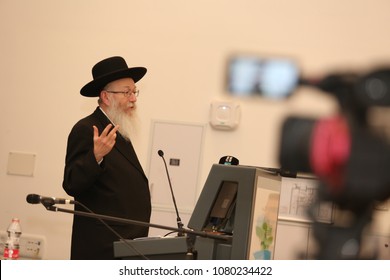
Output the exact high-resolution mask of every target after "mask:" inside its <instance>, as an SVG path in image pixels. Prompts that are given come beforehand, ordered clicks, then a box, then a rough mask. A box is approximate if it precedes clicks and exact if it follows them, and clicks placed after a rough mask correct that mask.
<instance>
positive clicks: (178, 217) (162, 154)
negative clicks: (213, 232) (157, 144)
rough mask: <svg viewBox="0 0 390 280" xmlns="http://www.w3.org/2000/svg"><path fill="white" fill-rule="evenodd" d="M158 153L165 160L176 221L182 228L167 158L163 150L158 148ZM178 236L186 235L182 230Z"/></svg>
mask: <svg viewBox="0 0 390 280" xmlns="http://www.w3.org/2000/svg"><path fill="white" fill-rule="evenodd" d="M157 153H158V155H159V156H160V157H161V158H162V159H163V161H164V166H165V172H166V174H167V177H168V183H169V188H170V190H171V195H172V200H173V205H174V206H175V211H176V221H177V227H178V228H179V229H182V228H183V223H182V222H181V218H180V216H179V211H178V210H177V205H176V199H175V195H174V193H173V188H172V184H171V179H170V177H169V172H168V167H167V163H166V162H165V158H164V152H163V151H162V150H158V152H157ZM177 236H184V233H183V232H182V231H179V232H178V233H177Z"/></svg>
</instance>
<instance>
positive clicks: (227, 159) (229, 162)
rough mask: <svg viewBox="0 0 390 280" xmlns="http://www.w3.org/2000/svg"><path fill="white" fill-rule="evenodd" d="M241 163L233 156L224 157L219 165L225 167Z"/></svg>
mask: <svg viewBox="0 0 390 280" xmlns="http://www.w3.org/2000/svg"><path fill="white" fill-rule="evenodd" d="M239 163H240V161H239V160H238V158H235V157H233V156H224V157H221V158H220V160H219V164H224V165H238V164H239Z"/></svg>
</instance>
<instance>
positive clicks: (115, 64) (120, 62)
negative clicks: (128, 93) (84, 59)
mask: <svg viewBox="0 0 390 280" xmlns="http://www.w3.org/2000/svg"><path fill="white" fill-rule="evenodd" d="M146 71H147V70H146V68H145V67H131V68H129V67H128V66H127V63H126V61H125V60H124V59H123V58H122V57H120V56H113V57H109V58H106V59H104V60H102V61H100V62H98V63H96V64H95V66H94V67H93V68H92V77H93V80H92V81H91V82H89V83H88V84H86V85H85V86H83V87H82V88H81V90H80V93H81V95H83V96H87V97H96V96H99V95H100V92H101V90H102V89H103V88H104V87H105V86H106V85H107V84H108V83H110V82H112V81H115V80H119V79H122V78H132V79H133V80H134V83H136V82H138V81H139V80H141V79H142V77H143V76H144V75H145V74H146Z"/></svg>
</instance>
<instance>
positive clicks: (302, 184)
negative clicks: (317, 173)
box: [279, 177, 334, 223]
mask: <svg viewBox="0 0 390 280" xmlns="http://www.w3.org/2000/svg"><path fill="white" fill-rule="evenodd" d="M317 194H318V181H317V180H316V179H314V178H313V179H312V178H288V177H283V178H282V184H281V193H280V205H279V219H280V220H288V221H296V222H307V223H309V222H312V219H311V218H310V217H309V215H308V210H309V208H310V207H313V206H314V207H313V208H312V209H313V214H314V217H315V219H316V220H317V221H320V222H324V223H331V222H332V220H333V208H334V207H333V203H331V202H320V203H318V205H314V203H316V202H317V200H316V199H317Z"/></svg>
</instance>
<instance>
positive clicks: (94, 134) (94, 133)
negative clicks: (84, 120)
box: [93, 126, 99, 138]
mask: <svg viewBox="0 0 390 280" xmlns="http://www.w3.org/2000/svg"><path fill="white" fill-rule="evenodd" d="M96 137H99V130H98V128H97V127H96V126H93V138H96Z"/></svg>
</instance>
